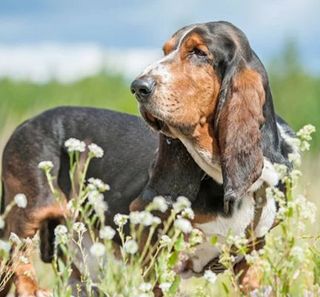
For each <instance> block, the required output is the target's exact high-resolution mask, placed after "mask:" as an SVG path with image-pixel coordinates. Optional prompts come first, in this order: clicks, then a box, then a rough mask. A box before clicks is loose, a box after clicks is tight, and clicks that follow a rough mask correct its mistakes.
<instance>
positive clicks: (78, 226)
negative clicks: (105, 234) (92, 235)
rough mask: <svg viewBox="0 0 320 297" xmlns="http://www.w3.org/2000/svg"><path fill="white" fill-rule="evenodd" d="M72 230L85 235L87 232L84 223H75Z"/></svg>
mask: <svg viewBox="0 0 320 297" xmlns="http://www.w3.org/2000/svg"><path fill="white" fill-rule="evenodd" d="M72 228H73V230H74V231H75V232H78V233H84V232H86V231H87V228H86V226H85V225H84V224H83V223H82V222H75V223H74V225H73V227H72Z"/></svg>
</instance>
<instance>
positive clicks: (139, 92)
mask: <svg viewBox="0 0 320 297" xmlns="http://www.w3.org/2000/svg"><path fill="white" fill-rule="evenodd" d="M155 85H156V82H155V81H154V80H153V79H152V78H151V77H150V76H143V77H141V78H138V79H136V80H134V81H133V82H132V84H131V87H130V89H131V92H132V94H134V95H136V97H137V100H138V101H139V102H141V103H144V102H146V101H147V100H148V98H149V97H150V95H151V94H152V92H153V90H154V87H155Z"/></svg>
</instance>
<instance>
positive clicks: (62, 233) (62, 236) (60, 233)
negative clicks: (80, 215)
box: [54, 225, 68, 244]
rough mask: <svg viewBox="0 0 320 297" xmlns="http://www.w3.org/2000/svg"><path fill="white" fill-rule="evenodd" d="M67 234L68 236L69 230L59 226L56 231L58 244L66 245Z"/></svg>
mask: <svg viewBox="0 0 320 297" xmlns="http://www.w3.org/2000/svg"><path fill="white" fill-rule="evenodd" d="M67 234H68V229H67V227H66V226H65V225H58V226H57V227H56V228H55V229H54V235H55V239H56V243H57V244H60V243H65V242H66V241H67V238H68V237H67Z"/></svg>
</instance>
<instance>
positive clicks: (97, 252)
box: [90, 242, 105, 257]
mask: <svg viewBox="0 0 320 297" xmlns="http://www.w3.org/2000/svg"><path fill="white" fill-rule="evenodd" d="M90 253H91V254H92V255H93V256H95V257H102V256H103V255H104V253H105V247H104V245H103V244H102V243H101V242H95V243H94V244H93V245H92V246H91V248H90Z"/></svg>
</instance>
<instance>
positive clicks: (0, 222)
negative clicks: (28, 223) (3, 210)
mask: <svg viewBox="0 0 320 297" xmlns="http://www.w3.org/2000/svg"><path fill="white" fill-rule="evenodd" d="M5 225H6V223H5V221H4V219H3V218H2V217H0V229H3V228H4V226H5Z"/></svg>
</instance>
